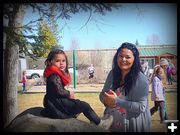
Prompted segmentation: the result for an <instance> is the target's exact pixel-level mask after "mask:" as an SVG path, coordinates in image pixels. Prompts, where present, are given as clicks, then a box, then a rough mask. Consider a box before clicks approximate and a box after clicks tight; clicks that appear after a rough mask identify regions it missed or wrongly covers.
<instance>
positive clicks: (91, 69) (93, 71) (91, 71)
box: [88, 64, 95, 79]
mask: <svg viewBox="0 0 180 135" xmlns="http://www.w3.org/2000/svg"><path fill="white" fill-rule="evenodd" d="M94 73H95V68H94V67H93V64H91V66H90V67H88V74H89V79H91V78H93V77H94Z"/></svg>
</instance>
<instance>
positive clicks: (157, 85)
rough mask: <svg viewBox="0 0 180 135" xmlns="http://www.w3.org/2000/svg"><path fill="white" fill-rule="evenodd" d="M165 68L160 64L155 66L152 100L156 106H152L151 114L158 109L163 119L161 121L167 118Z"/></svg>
mask: <svg viewBox="0 0 180 135" xmlns="http://www.w3.org/2000/svg"><path fill="white" fill-rule="evenodd" d="M162 74H163V68H162V67H161V66H160V65H157V66H155V67H154V72H153V76H152V94H151V100H152V101H154V106H153V107H152V108H151V110H150V111H151V115H153V114H154V113H155V112H156V111H158V107H159V109H160V110H159V115H160V119H161V121H160V122H161V123H162V122H163V121H164V120H165V117H164V116H165V111H164V107H165V99H164V88H163V83H162Z"/></svg>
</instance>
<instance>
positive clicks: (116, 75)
mask: <svg viewBox="0 0 180 135" xmlns="http://www.w3.org/2000/svg"><path fill="white" fill-rule="evenodd" d="M123 48H127V49H129V50H131V51H132V52H133V56H134V63H133V65H132V67H131V70H130V72H129V73H128V74H127V75H126V77H125V79H124V84H123V87H124V89H125V95H127V94H128V93H129V92H130V90H131V88H132V86H133V83H134V82H135V80H136V78H137V76H138V73H139V72H140V71H142V69H141V65H140V59H139V51H138V49H137V48H136V46H135V45H134V44H131V43H127V42H125V43H123V44H122V45H121V46H120V47H119V48H118V49H117V52H116V54H115V55H114V58H113V64H112V74H113V85H112V89H113V90H114V91H115V90H116V89H117V88H119V87H120V79H121V77H122V74H121V69H120V68H119V66H118V62H117V59H118V54H119V53H120V52H121V50H122V49H123Z"/></svg>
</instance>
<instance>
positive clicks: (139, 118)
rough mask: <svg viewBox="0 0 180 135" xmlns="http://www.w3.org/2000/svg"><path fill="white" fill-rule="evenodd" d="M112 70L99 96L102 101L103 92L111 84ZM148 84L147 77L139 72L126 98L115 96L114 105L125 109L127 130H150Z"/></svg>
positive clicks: (107, 89)
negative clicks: (127, 122) (127, 123)
mask: <svg viewBox="0 0 180 135" xmlns="http://www.w3.org/2000/svg"><path fill="white" fill-rule="evenodd" d="M112 81H113V76H112V71H110V73H109V74H108V77H107V79H106V82H105V84H104V87H103V90H102V92H100V95H99V98H100V101H101V102H102V103H103V97H104V92H107V91H109V88H110V86H111V85H112ZM148 93H149V85H148V80H147V77H146V76H145V75H144V74H143V73H142V72H140V73H139V75H138V78H137V80H136V82H135V84H134V86H133V87H132V89H131V91H130V92H129V94H128V95H127V96H126V99H120V98H119V97H117V98H116V105H117V106H122V107H124V108H125V110H126V113H127V114H126V118H127V120H128V121H129V132H150V129H151V114H150V109H149V103H148Z"/></svg>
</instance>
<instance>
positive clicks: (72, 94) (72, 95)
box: [70, 90, 75, 99]
mask: <svg viewBox="0 0 180 135" xmlns="http://www.w3.org/2000/svg"><path fill="white" fill-rule="evenodd" d="M70 99H75V97H74V91H73V90H71V91H70Z"/></svg>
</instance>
